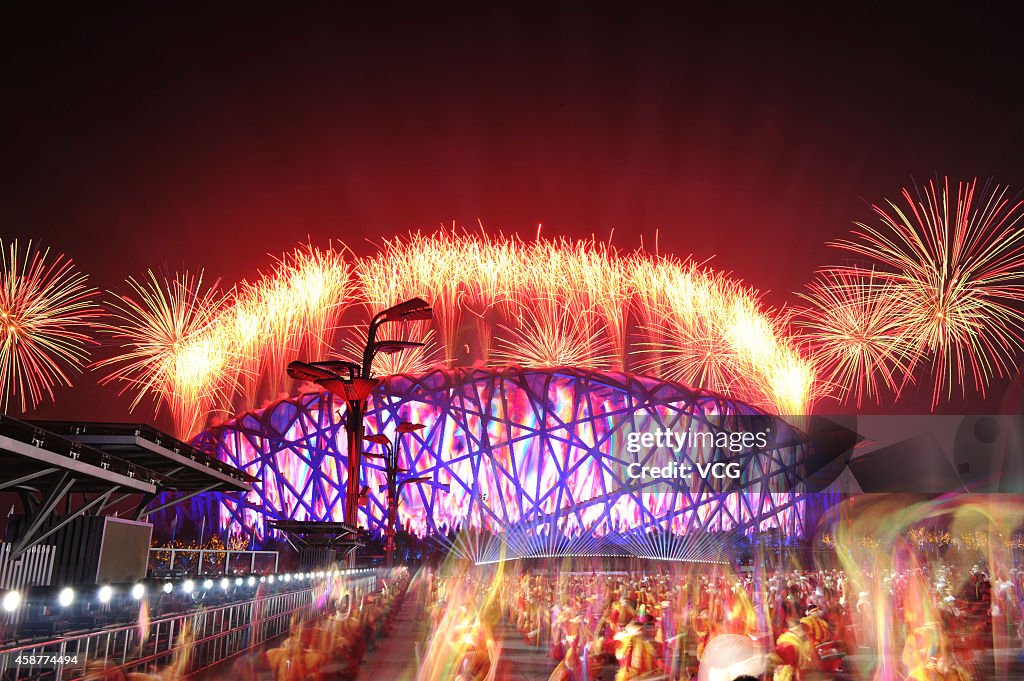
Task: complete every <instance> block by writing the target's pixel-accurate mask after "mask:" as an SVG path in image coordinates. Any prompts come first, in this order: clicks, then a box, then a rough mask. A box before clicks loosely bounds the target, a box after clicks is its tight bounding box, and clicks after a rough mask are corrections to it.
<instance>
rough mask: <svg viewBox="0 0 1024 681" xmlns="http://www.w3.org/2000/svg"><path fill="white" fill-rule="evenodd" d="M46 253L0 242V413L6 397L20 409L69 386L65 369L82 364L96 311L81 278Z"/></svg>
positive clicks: (64, 262)
mask: <svg viewBox="0 0 1024 681" xmlns="http://www.w3.org/2000/svg"><path fill="white" fill-rule="evenodd" d="M49 253H50V252H49V249H47V250H43V251H39V250H38V249H33V247H32V242H31V241H30V242H29V244H28V247H27V248H25V250H24V251H22V250H20V249H19V248H18V242H17V241H14V242H11V243H9V244H7V245H6V247H5V245H4V243H3V241H0V262H2V265H3V267H2V268H0V391H2V392H3V401H2V403H0V411H3V412H6V411H7V409H8V406H9V402H10V399H11V398H12V397H14V398H15V400H16V401H17V402H18V403H19V404H20V406H21V411H23V412H24V411H26V410H27V409H28V406H29V405H30V404H31V406H32V407H35V406H37V405H38V404H39V403H40V402H42V400H43V399H44V396H45V397H49V398H50V399H51V400H52V399H53V388H54V386H57V385H65V386H70V385H71V381H70V379H69V378H68V373H67V372H68V371H69V370H70V371H80V370H81V368H82V366H83V364H84V363H85V362H86V361H87V360H88V353H87V352H86V346H87V345H88V344H90V343H91V342H92V341H91V340H90V335H89V331H90V330H91V329H92V327H93V326H94V321H95V320H96V318H97V317H98V316H99V314H100V312H101V310H100V308H99V306H97V305H96V304H95V302H94V300H93V296H94V294H95V289H92V288H90V287H88V286H87V285H86V276H85V275H84V274H81V273H80V272H78V270H77V269H76V268H75V267H74V265H73V263H72V262H71V260H69V259H66V258H65V257H64V256H62V255H58V256H56V257H55V258H52V259H49Z"/></svg>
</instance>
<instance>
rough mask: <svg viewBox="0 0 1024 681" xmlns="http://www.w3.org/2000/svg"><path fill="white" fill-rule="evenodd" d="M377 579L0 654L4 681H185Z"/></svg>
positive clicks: (329, 583)
mask: <svg viewBox="0 0 1024 681" xmlns="http://www.w3.org/2000/svg"><path fill="white" fill-rule="evenodd" d="M376 583H377V577H376V575H375V574H373V573H370V574H365V575H354V576H352V577H350V578H344V577H343V578H338V579H327V580H324V581H323V582H321V583H319V584H316V585H314V586H312V587H307V588H304V589H299V590H295V591H289V592H285V593H278V594H270V595H266V596H262V597H257V598H254V599H252V600H248V601H243V602H240V603H232V604H229V605H223V606H219V607H213V608H208V609H201V610H198V611H193V612H189V613H183V614H176V615H172V616H168V617H163V618H160V619H157V620H154V621H152V622H150V623H148V625H146V624H145V623H135V624H130V625H124V626H118V627H111V628H109V629H101V630H99V631H94V632H89V633H85V634H77V635H71V636H66V637H60V638H56V639H52V640H49V641H44V642H35V643H29V644H25V645H21V646H16V647H11V648H6V649H3V650H0V679H2V680H3V681H22V680H25V681H27V680H28V679H33V680H35V679H38V680H39V681H74V680H76V679H81V678H83V677H84V673H85V672H84V666H85V665H89V666H90V667H103V668H107V669H110V668H115V667H116V668H120V669H121V670H122V671H125V672H133V671H135V672H152V671H155V670H157V669H160V668H163V667H167V666H168V665H171V664H175V665H178V666H179V671H180V672H181V673H183V674H185V673H194V672H196V671H199V670H202V669H205V668H207V667H211V666H213V665H216V664H218V663H220V662H223V661H224V660H226V659H229V658H231V657H233V656H235V655H238V654H241V653H244V652H245V651H247V650H250V649H252V648H254V647H257V646H259V645H261V644H263V643H266V642H267V641H270V640H272V639H274V638H277V637H279V636H281V635H283V634H285V633H287V632H288V630H289V629H290V627H291V624H292V621H293V619H296V620H299V621H303V620H308V619H312V618H314V617H316V616H319V615H322V614H324V613H326V612H327V607H328V604H330V603H331V602H332V600H333V599H332V598H331V597H330V596H331V595H333V594H332V593H330V591H331V590H332V589H339V593H340V594H345V593H349V594H351V597H350V599H347V600H349V602H356V603H358V602H360V600H361V598H362V596H364V595H365V594H367V593H370V592H371V591H373V590H374V589H375V588H376ZM51 657H58V658H61V659H68V658H74V659H76V661H75V662H74V663H71V664H68V665H67V666H57V667H56V668H50V669H46V668H43V667H40V666H38V665H36V666H32V665H29V664H19V662H18V660H19V659H21V660H26V659H27V658H35V659H41V658H42V659H49V658H51Z"/></svg>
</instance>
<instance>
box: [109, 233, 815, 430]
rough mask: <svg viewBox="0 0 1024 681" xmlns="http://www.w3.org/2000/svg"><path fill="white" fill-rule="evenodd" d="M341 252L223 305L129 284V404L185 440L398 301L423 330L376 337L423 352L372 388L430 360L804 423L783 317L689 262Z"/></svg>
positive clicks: (400, 247) (446, 237)
mask: <svg viewBox="0 0 1024 681" xmlns="http://www.w3.org/2000/svg"><path fill="white" fill-rule="evenodd" d="M346 255H347V253H346V250H345V249H339V250H335V249H332V248H327V249H325V250H320V249H317V248H314V247H312V246H305V247H303V248H300V249H298V250H297V251H295V252H294V253H292V254H289V255H286V256H284V257H282V258H281V259H280V260H279V261H278V262H277V264H276V266H275V268H274V269H273V271H271V272H270V273H269V274H266V275H263V276H261V277H260V278H259V279H258V280H256V281H255V282H254V283H242V284H240V285H238V286H236V287H235V288H234V289H233V290H232V291H230V292H228V293H224V294H220V293H215V292H214V291H213V290H212V289H210V290H205V289H204V290H202V291H201V290H199V284H200V282H199V280H198V279H196V278H191V279H181V280H178V281H176V282H163V283H160V282H158V281H157V280H156V279H155V277H152V276H151V277H150V280H149V281H147V282H146V283H145V284H139V283H138V282H130V288H131V289H132V293H133V295H132V296H122V297H121V298H119V299H118V301H117V303H116V304H115V305H114V307H115V308H116V309H117V311H118V318H119V322H120V324H119V326H118V328H117V331H116V333H118V334H120V335H119V338H120V339H121V340H123V341H125V347H126V351H125V352H123V353H122V354H121V355H119V356H118V357H116V358H112V359H111V360H108V361H107V362H105V364H115V365H118V366H119V367H120V368H119V369H118V370H117V371H116V372H115V373H114V374H112V375H111V376H108V377H107V380H115V379H116V380H125V381H127V382H128V384H129V387H131V388H132V389H133V390H134V391H135V394H136V400H135V403H136V404H137V403H138V401H139V399H141V397H142V396H143V395H145V394H151V395H153V396H154V397H156V398H157V400H158V402H159V401H163V402H166V403H167V404H168V405H170V406H171V412H172V415H173V416H174V419H175V423H176V424H177V428H178V430H179V432H180V433H182V434H191V433H192V432H194V431H193V430H192V429H194V428H195V427H196V426H198V425H201V423H202V420H203V418H205V416H206V415H208V414H209V413H210V412H211V411H230V412H238V411H241V410H245V409H251V408H253V407H256V406H258V405H259V404H260V401H261V399H276V398H278V397H279V396H280V395H281V394H282V393H284V392H286V391H288V389H289V388H290V387H291V386H290V385H289V383H288V382H287V379H286V377H285V374H284V367H285V366H287V364H288V362H289V361H292V360H295V359H306V360H314V359H323V358H326V357H338V356H340V357H341V358H343V359H353V358H356V357H358V356H359V355H361V354H362V343H363V338H362V336H361V335H360V334H359V333H354V334H351V333H350V334H344V335H343V337H342V338H341V339H340V342H339V343H338V348H339V349H338V351H337V352H332V351H331V349H332V348H334V347H335V343H336V342H337V341H338V340H339V339H337V338H335V335H336V331H337V329H338V328H340V327H341V321H342V317H343V315H345V314H349V315H350V318H351V317H353V316H355V315H357V314H358V313H359V311H360V310H359V307H360V306H357V305H352V303H358V302H362V303H363V305H362V306H361V307H362V313H363V314H362V315H361V318H360V319H351V321H352V322H353V326H352V328H353V329H361V328H363V327H362V326H361V325H362V324H365V322H366V320H368V319H369V317H370V316H372V315H373V314H374V313H376V312H378V311H380V310H381V309H382V308H385V307H389V306H391V305H394V304H396V303H398V302H401V301H403V300H408V299H409V298H412V297H417V296H418V297H422V298H425V299H426V300H428V301H430V303H431V305H432V307H433V309H434V322H433V324H432V325H431V324H428V323H422V322H421V323H416V324H408V325H404V326H398V325H389V326H388V327H387V330H386V331H385V332H384V333H386V337H388V338H395V339H401V340H417V341H424V342H425V343H426V345H425V346H424V347H423V348H419V349H413V350H406V351H403V352H400V353H396V354H394V355H378V356H377V357H376V358H375V361H374V366H373V370H374V372H375V373H376V374H378V375H389V374H395V373H420V372H422V371H425V370H426V369H428V368H430V367H431V366H434V365H435V364H438V363H441V364H444V365H447V366H458V365H466V364H474V363H483V364H490V365H495V364H498V365H506V364H516V365H520V366H526V367H531V366H532V367H539V366H543V367H550V366H577V367H586V368H594V369H611V370H624V369H627V368H629V367H628V365H629V364H630V363H632V364H633V365H634V366H636V367H637V368H638V369H639V370H641V371H645V372H649V373H654V374H658V375H661V376H663V377H666V378H671V379H673V380H679V381H684V382H687V383H690V384H692V385H699V386H703V387H707V388H710V389H712V390H716V391H719V392H722V393H724V394H727V395H730V396H733V397H737V398H739V399H742V400H745V401H748V402H751V403H752V404H755V405H757V406H760V407H763V408H766V409H768V410H770V411H774V412H775V413H786V414H802V413H806V410H807V409H808V408H809V406H810V403H811V400H812V399H813V396H814V390H815V380H814V375H813V372H812V370H811V364H810V362H809V361H807V360H806V359H805V358H804V357H802V356H801V355H800V352H799V350H798V347H797V345H796V343H795V341H794V340H793V339H792V338H791V337H790V335H789V333H788V331H787V329H786V319H785V318H784V317H783V316H781V315H778V314H777V313H775V312H774V311H772V310H770V309H766V308H764V307H763V306H762V305H761V304H760V303H759V301H758V299H757V294H756V292H754V291H753V290H751V289H747V288H745V287H743V286H741V285H739V284H738V283H736V282H735V281H733V280H731V279H728V278H726V277H724V276H722V275H720V274H717V273H715V272H713V271H711V270H708V269H701V268H699V267H697V266H696V265H694V264H692V263H690V262H689V261H678V260H671V259H667V258H656V257H653V256H651V255H649V254H646V253H643V252H637V253H633V254H629V255H624V254H621V253H620V252H618V251H617V250H615V249H614V248H612V247H610V246H608V245H606V244H603V243H599V242H596V241H594V240H590V241H580V242H572V241H567V240H564V239H558V240H549V239H540V238H538V239H536V240H534V241H530V242H525V241H523V240H521V239H518V238H515V237H505V236H497V237H488V236H484V235H483V234H482V233H481V234H480V235H467V234H460V233H457V232H454V231H448V230H442V231H439V232H437V233H436V234H433V235H429V236H424V235H422V234H420V233H414V234H412V235H410V236H408V237H404V238H396V239H393V240H391V241H388V242H385V244H384V246H383V247H382V249H381V251H380V253H378V254H377V255H375V256H372V257H369V258H363V259H360V260H355V261H354V262H351V263H350V262H349V261H347V260H346V259H345V256H346Z"/></svg>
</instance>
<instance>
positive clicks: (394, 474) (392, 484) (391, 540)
mask: <svg viewBox="0 0 1024 681" xmlns="http://www.w3.org/2000/svg"><path fill="white" fill-rule="evenodd" d="M422 428H423V424H422V423H409V422H408V421H402V422H401V423H399V424H398V426H397V427H396V428H395V443H394V446H392V444H391V440H390V438H388V436H387V435H384V434H383V433H375V434H373V435H366V439H367V440H369V441H370V442H372V443H374V444H376V445H380V446H381V447H383V448H384V454H383V455H381V454H370V453H367V454H365V456H369V457H374V458H381V459H384V476H385V478H386V480H387V483H386V484H384V485H381V486H380V491H381V492H383V491H385V490H387V493H388V497H387V501H388V523H387V544H385V546H384V551H385V553H386V554H387V563H386V565H387V567H389V568H390V567H394V564H395V525H396V524H397V521H398V504H399V503H400V502H401V497H400V496H399V495H400V494H401V492H402V488H403V487H404V486H406V485H409V484H429V485H431V486H432V487H436V488H438V489H441V490H444V491H445V492H447V491H448V490H449V486H448V485H446V484H444V483H440V482H435V481H434V480H431V479H430V478H428V477H426V476H417V475H416V474H415V473H410V472H409V470H408V469H407V468H399V467H398V455H399V452H400V451H401V446H402V436H403V435H405V434H406V433H414V432H416V431H417V430H421V429H422ZM400 474H405V476H406V477H404V478H401V479H399V477H398V476H399V475H400Z"/></svg>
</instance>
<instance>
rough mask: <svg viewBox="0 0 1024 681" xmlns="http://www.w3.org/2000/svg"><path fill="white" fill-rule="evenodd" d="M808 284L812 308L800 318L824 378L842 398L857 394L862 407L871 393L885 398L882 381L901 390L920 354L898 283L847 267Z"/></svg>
mask: <svg viewBox="0 0 1024 681" xmlns="http://www.w3.org/2000/svg"><path fill="white" fill-rule="evenodd" d="M808 288H809V292H808V293H806V294H802V297H803V298H804V299H805V300H807V301H808V302H809V303H810V305H811V307H809V308H806V309H804V310H802V311H801V313H800V315H799V317H798V320H797V321H798V323H799V324H800V325H801V326H802V327H803V328H804V329H805V331H806V336H807V338H808V340H809V341H810V342H811V343H812V345H813V347H814V349H815V352H814V354H815V357H816V359H817V360H818V362H819V363H820V364H821V367H820V369H821V372H822V375H823V376H824V380H826V381H827V382H829V383H831V384H832V385H834V386H836V387H837V388H838V390H839V391H840V392H841V397H850V396H852V397H855V398H856V401H857V407H858V408H859V407H860V406H861V404H862V402H863V400H864V398H865V397H866V398H868V399H871V398H873V399H874V400H875V401H876V402H879V401H880V388H881V385H884V386H885V387H887V388H888V389H889V390H891V391H893V392H894V393H898V392H899V390H900V388H901V387H902V384H903V381H905V380H907V377H908V376H909V372H910V367H911V365H912V357H913V352H914V347H913V344H912V343H911V342H910V340H909V338H907V336H906V328H907V319H906V315H905V314H904V313H903V308H902V305H901V301H900V300H899V295H898V292H899V289H898V287H897V286H895V285H894V284H893V283H892V282H889V281H885V282H882V281H878V278H877V277H876V276H875V273H874V271H864V270H860V269H857V268H845V269H828V270H823V271H822V272H820V273H819V275H818V278H817V279H816V280H815V281H814V282H812V283H811V284H810V286H809V287H808ZM880 384H881V385H880Z"/></svg>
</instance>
